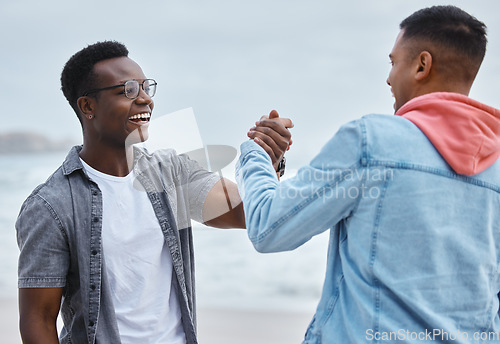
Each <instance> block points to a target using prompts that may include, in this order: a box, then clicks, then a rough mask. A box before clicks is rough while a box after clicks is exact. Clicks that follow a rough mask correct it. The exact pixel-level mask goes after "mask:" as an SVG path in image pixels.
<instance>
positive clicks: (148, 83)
mask: <svg viewBox="0 0 500 344" xmlns="http://www.w3.org/2000/svg"><path fill="white" fill-rule="evenodd" d="M141 84H142V88H143V89H144V92H145V93H146V94H147V95H148V96H150V97H153V96H154V95H155V93H156V82H155V81H154V80H152V79H147V80H144V81H143V82H142V83H141ZM141 84H140V83H139V82H138V81H137V80H129V81H127V82H126V83H125V96H126V97H127V98H129V99H135V98H137V97H138V96H139V92H140V85H141Z"/></svg>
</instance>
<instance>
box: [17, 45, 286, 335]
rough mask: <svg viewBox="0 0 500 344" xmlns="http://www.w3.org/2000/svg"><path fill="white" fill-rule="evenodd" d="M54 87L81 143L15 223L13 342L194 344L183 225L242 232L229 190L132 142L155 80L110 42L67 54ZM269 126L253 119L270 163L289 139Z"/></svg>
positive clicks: (188, 237)
mask: <svg viewBox="0 0 500 344" xmlns="http://www.w3.org/2000/svg"><path fill="white" fill-rule="evenodd" d="M61 83H62V90H63V93H64V95H65V96H66V98H67V99H68V101H69V103H70V105H71V106H72V107H73V109H74V111H75V113H76V114H77V116H78V119H79V120H80V122H81V124H82V129H83V141H84V142H83V146H77V147H74V148H73V149H72V150H71V151H70V153H69V154H68V156H67V158H66V160H65V161H64V163H63V164H62V166H61V167H60V168H59V169H58V170H57V171H55V172H54V174H53V175H52V176H51V177H50V178H49V179H48V180H47V182H45V183H44V184H42V185H40V186H39V187H37V188H36V189H35V190H34V191H33V193H32V194H31V195H30V196H29V197H28V199H27V200H26V201H25V202H24V204H23V206H22V209H21V212H20V214H19V217H18V220H17V222H16V229H17V239H18V244H19V247H20V256H19V288H20V289H19V307H20V330H21V336H22V339H23V342H24V343H58V342H59V340H60V341H61V342H62V343H89V344H92V343H101V344H104V343H113V344H115V343H122V342H123V343H162V344H163V343H165V344H167V343H168V344H185V343H188V344H195V343H197V338H196V302H195V287H194V262H193V241H192V231H191V219H194V220H197V221H199V222H204V223H206V224H207V225H210V226H215V227H221V228H237V227H240V228H241V227H245V222H244V214H243V207H242V205H241V200H240V198H239V195H238V191H237V188H236V185H235V184H234V183H232V182H230V181H227V180H226V181H225V183H223V181H222V180H220V178H218V177H217V175H216V174H213V173H210V172H208V171H207V170H205V169H203V168H202V167H201V166H200V165H198V164H197V163H196V162H195V161H192V160H190V159H189V158H188V157H187V156H185V155H177V154H176V153H175V152H174V151H173V150H169V149H165V150H159V151H156V152H148V151H146V150H144V149H139V148H137V147H134V146H133V144H134V143H138V142H142V141H144V140H146V139H147V138H148V126H149V120H150V118H151V115H152V111H153V100H152V97H153V96H154V95H155V91H156V81H154V80H153V79H148V78H147V77H146V76H145V75H144V73H143V71H142V69H141V68H140V66H139V65H138V64H137V63H136V62H134V61H133V60H132V59H130V58H129V57H128V50H127V49H126V47H125V46H124V45H122V44H121V43H118V42H112V41H106V42H98V43H96V44H93V45H90V46H88V47H86V48H84V49H83V50H81V51H79V52H78V53H76V54H75V55H74V56H73V57H72V58H71V59H70V60H69V61H68V62H67V63H66V66H65V68H64V70H63V73H62V76H61ZM279 121H281V120H280V119H277V120H273V119H271V120H267V119H264V121H263V122H265V123H272V126H273V128H270V132H268V134H269V135H263V136H262V138H263V139H265V140H267V142H268V143H269V144H272V147H269V146H268V145H266V144H263V147H264V148H266V149H268V150H269V151H270V152H274V156H275V157H280V156H281V155H282V154H283V152H284V150H285V149H286V148H287V146H288V144H289V139H290V136H289V132H288V131H287V130H286V128H285V127H284V126H283V125H281V124H280V123H279ZM275 122H276V123H275ZM229 204H230V206H229ZM59 311H60V312H61V317H62V320H63V323H64V327H63V328H62V330H61V333H60V334H59V338H58V333H57V329H56V319H57V316H58V314H59Z"/></svg>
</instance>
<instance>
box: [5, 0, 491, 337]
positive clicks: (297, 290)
mask: <svg viewBox="0 0 500 344" xmlns="http://www.w3.org/2000/svg"><path fill="white" fill-rule="evenodd" d="M0 3H1V5H2V11H1V12H0V37H1V38H2V42H3V45H4V48H3V49H2V54H1V62H2V63H0V73H1V78H2V82H3V83H2V84H3V87H2V88H1V90H2V92H0V100H1V104H2V105H3V108H4V110H3V111H2V114H1V118H2V122H1V123H2V125H1V126H0V333H1V335H2V340H1V342H2V343H7V344H11V343H13V344H17V343H19V342H20V339H19V336H18V334H17V332H18V331H17V317H18V314H17V290H16V286H17V277H16V276H17V273H16V269H17V256H18V249H17V245H16V237H15V229H14V223H15V219H16V217H17V214H18V212H19V208H20V206H21V204H22V202H23V200H24V199H25V198H26V197H27V196H28V195H29V194H30V193H31V191H32V190H33V188H34V187H35V186H36V185H38V184H39V183H42V182H43V181H44V180H45V179H46V178H47V177H48V176H49V175H50V174H51V173H52V171H53V170H55V169H56V168H57V167H58V166H59V165H60V164H61V162H62V161H63V160H64V157H65V156H66V154H67V150H68V149H69V148H70V147H71V145H73V144H81V129H80V124H79V122H78V120H77V118H76V115H75V114H74V113H73V111H72V109H71V108H70V107H69V105H68V104H67V102H66V100H65V99H64V96H63V95H62V92H61V91H60V83H59V78H60V73H61V70H62V68H63V65H64V63H65V62H66V61H67V60H68V58H69V57H70V56H71V55H72V54H74V53H75V52H76V51H78V50H80V49H81V48H83V47H85V46H86V45H88V44H92V43H94V42H96V41H102V40H117V41H120V42H123V43H124V44H125V45H126V46H127V47H128V48H129V50H130V57H131V58H132V59H134V60H135V61H137V62H138V63H139V64H140V65H141V66H142V68H143V70H144V72H145V74H146V75H147V76H148V77H151V78H154V79H156V81H157V82H158V91H157V94H156V96H155V98H154V101H155V109H154V112H153V121H152V123H151V130H152V131H155V130H156V131H157V132H158V133H159V134H155V135H161V133H162V132H163V133H167V132H168V134H164V136H165V137H163V138H162V139H168V142H166V141H165V142H166V143H165V144H166V145H167V146H171V145H174V146H176V145H177V147H175V148H177V149H178V151H179V152H183V151H188V150H190V149H196V148H201V147H203V146H206V145H227V146H231V147H234V148H236V149H237V148H238V147H239V145H240V143H241V142H242V141H244V140H245V139H246V132H247V130H248V129H249V128H250V127H251V126H252V125H253V124H254V122H255V121H256V120H257V119H258V118H259V117H260V116H261V115H264V114H267V113H268V112H269V111H270V110H272V109H276V110H278V111H279V112H280V114H281V115H282V116H286V117H290V118H292V119H293V121H294V123H295V128H293V129H292V135H293V141H294V143H293V145H292V148H291V150H290V151H289V152H288V153H287V173H286V176H287V177H289V176H291V175H293V174H294V172H295V171H296V170H297V169H298V168H299V167H300V166H301V165H303V164H306V163H307V162H309V161H310V160H311V159H312V158H313V157H314V155H315V154H316V153H317V152H318V151H319V149H320V147H321V146H322V145H323V144H324V143H325V142H326V141H327V140H328V139H329V138H330V137H331V136H332V135H333V134H334V133H335V132H336V131H337V129H338V128H339V126H340V125H342V124H343V123H345V122H347V121H349V120H352V119H356V118H359V117H360V116H363V115H365V114H369V113H382V114H387V115H391V114H392V113H393V107H392V106H393V98H392V97H391V92H390V88H389V87H388V86H387V84H386V79H387V75H388V72H389V68H390V65H389V59H388V54H389V53H390V51H391V49H392V46H393V44H394V41H395V38H396V36H397V34H398V32H399V27H398V26H399V23H400V21H401V20H402V19H404V18H405V17H406V16H408V15H410V14H411V13H413V12H414V11H416V10H418V9H420V8H423V7H427V6H431V5H437V4H453V5H457V6H459V7H461V8H462V9H464V10H466V11H468V12H469V13H470V14H472V15H474V16H476V17H477V18H478V19H480V20H482V21H483V22H485V23H486V25H487V26H488V37H489V45H488V51H487V54H486V58H485V60H484V62H483V66H482V69H481V70H480V72H479V74H478V76H477V79H476V83H475V86H474V87H473V89H472V92H471V97H473V98H475V99H477V100H479V101H482V102H484V103H487V104H489V105H491V106H494V107H497V108H498V107H500V98H499V97H498V92H499V87H498V80H500V21H498V13H499V12H500V2H498V1H496V0H474V1H473V0H461V1H458V0H455V1H454V0H449V1H441V0H436V1H428V0H422V1H418V2H416V1H411V2H410V1H400V0H378V1H371V0H359V1H357V0H354V1H326V0H324V1H319V0H312V1H297V0H289V1H272V0H267V1H264V0H254V1H229V0H218V1H214V0H207V1H203V2H201V1H170V0H168V1H153V0H146V1H141V2H138V1H130V0H123V1H95V0H90V1H87V2H84V3H82V2H73V1H63V0H56V1H47V2H38V1H34V0H27V1H18V2H14V1H5V0H0ZM185 109H189V110H185ZM155 125H156V128H154V126H155ZM182 125H185V127H182V128H180V127H179V126H182ZM163 129H164V130H163ZM156 137H158V136H154V135H152V139H154V138H156ZM157 142H158V141H157ZM171 142H173V143H171ZM339 149H342V147H339ZM234 162H235V161H234V160H232V161H231V163H228V165H227V166H225V167H224V169H222V171H221V172H222V174H223V175H224V176H225V177H228V178H230V179H233V180H234ZM194 232H195V233H194V238H195V249H196V252H195V255H196V276H197V297H198V305H199V319H198V322H199V331H200V342H201V343H202V344H212V343H214V344H215V343H217V344H225V343H232V344H240V343H241V344H246V343H253V344H254V343H259V344H267V343H273V344H279V343H287V344H290V343H300V342H301V340H302V338H303V334H304V332H305V330H306V327H307V325H308V323H309V321H310V320H311V318H312V315H313V313H314V309H315V305H316V303H317V302H318V300H319V297H320V292H321V286H322V283H323V276H324V270H325V266H326V251H327V247H328V233H326V232H325V233H323V234H321V235H319V236H317V237H315V238H313V239H312V240H311V241H310V242H308V243H306V244H305V245H303V246H302V247H300V248H298V249H297V250H295V251H293V252H283V253H275V254H259V253H257V252H256V251H255V250H254V249H253V247H252V246H251V244H250V242H249V240H248V238H247V236H246V232H245V231H244V230H214V229H209V228H207V227H205V226H202V225H199V224H197V225H196V226H195V228H194Z"/></svg>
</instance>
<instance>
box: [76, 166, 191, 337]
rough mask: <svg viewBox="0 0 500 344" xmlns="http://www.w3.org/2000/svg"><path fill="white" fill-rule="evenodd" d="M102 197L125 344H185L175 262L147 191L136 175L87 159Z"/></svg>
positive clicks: (108, 261)
mask: <svg viewBox="0 0 500 344" xmlns="http://www.w3.org/2000/svg"><path fill="white" fill-rule="evenodd" d="M80 160H81V161H82V164H83V166H84V169H85V171H86V172H87V174H88V175H89V177H90V178H91V179H92V180H93V181H94V182H96V183H97V185H98V186H99V189H100V190H101V192H102V197H103V222H102V245H103V253H104V266H105V269H106V273H107V276H108V280H109V283H110V287H111V291H112V293H113V304H114V308H115V312H116V319H117V322H118V329H119V331H120V338H121V340H122V343H123V344H127V343H141V344H149V343H150V344H160V343H161V344H185V343H186V338H185V334H184V330H183V327H182V323H181V311H180V308H179V302H178V300H177V297H176V295H175V290H174V288H173V286H172V258H171V256H170V252H169V250H168V246H167V244H166V243H165V240H164V237H163V233H162V231H161V229H160V225H159V223H158V220H157V218H156V216H155V214H154V210H153V206H152V204H151V202H150V201H149V198H148V195H147V193H146V192H144V191H141V190H139V189H137V185H138V183H137V182H136V184H135V185H134V179H135V173H134V172H133V171H132V172H131V173H129V175H127V176H126V177H116V176H111V175H107V174H104V173H102V172H99V171H97V170H95V169H93V168H92V167H90V166H89V165H88V164H86V163H85V162H84V161H83V160H82V159H80Z"/></svg>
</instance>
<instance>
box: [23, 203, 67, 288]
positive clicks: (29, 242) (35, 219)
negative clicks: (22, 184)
mask: <svg viewBox="0 0 500 344" xmlns="http://www.w3.org/2000/svg"><path fill="white" fill-rule="evenodd" d="M16 230H17V242H18V246H19V249H20V255H19V265H18V276H19V278H18V287H19V288H56V287H64V286H65V284H66V275H67V271H68V269H69V262H70V256H69V249H68V242H67V239H66V235H65V234H64V229H63V226H62V224H61V222H60V221H59V219H58V217H57V215H56V213H55V211H54V210H53V209H52V207H51V206H50V204H49V203H48V202H47V201H46V200H44V199H43V198H42V197H41V196H40V195H37V194H34V195H32V196H31V197H29V198H28V199H27V200H26V202H25V203H24V204H23V206H22V208H21V212H20V214H19V217H18V219H17V222H16Z"/></svg>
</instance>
